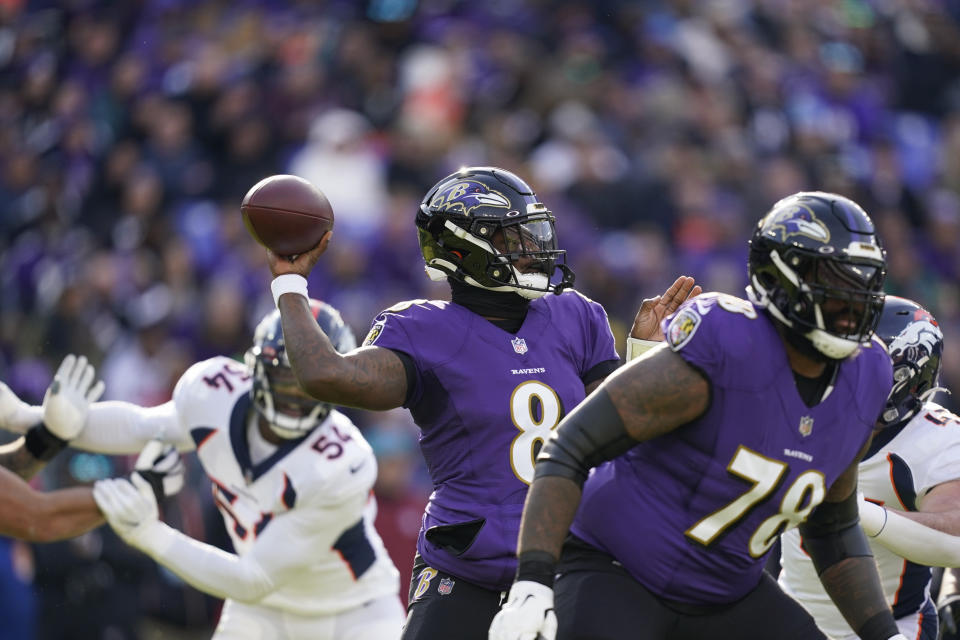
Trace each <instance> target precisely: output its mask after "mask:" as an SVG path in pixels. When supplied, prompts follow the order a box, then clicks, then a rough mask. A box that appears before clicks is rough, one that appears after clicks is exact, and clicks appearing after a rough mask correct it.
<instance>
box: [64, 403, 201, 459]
mask: <svg viewBox="0 0 960 640" xmlns="http://www.w3.org/2000/svg"><path fill="white" fill-rule="evenodd" d="M154 438H158V439H160V440H163V441H164V442H169V443H171V444H173V445H174V446H176V447H177V449H179V450H180V451H192V450H193V449H194V444H193V440H192V439H191V438H190V434H189V433H187V431H186V429H185V428H184V427H183V425H182V423H181V421H180V417H179V414H178V412H177V407H176V404H175V403H174V401H173V400H171V401H169V402H165V403H164V404H161V405H158V406H156V407H149V408H145V407H140V406H137V405H135V404H130V403H129V402H115V401H111V402H97V403H94V404H92V405H90V413H89V414H88V415H87V422H86V424H85V425H84V427H83V431H81V432H80V435H79V436H77V437H76V438H74V439H73V440H72V441H71V442H70V446H71V447H74V448H77V449H83V450H85V451H95V452H97V453H107V454H126V453H138V452H139V451H140V450H141V449H143V446H144V445H145V444H146V443H147V441H149V440H152V439H154Z"/></svg>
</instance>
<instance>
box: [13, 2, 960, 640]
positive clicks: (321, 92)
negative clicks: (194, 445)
mask: <svg viewBox="0 0 960 640" xmlns="http://www.w3.org/2000/svg"><path fill="white" fill-rule="evenodd" d="M0 124H2V126H0V202H2V203H3V205H2V207H0V379H2V380H4V381H5V382H7V384H9V385H10V386H11V388H12V389H14V390H15V391H16V392H17V393H18V394H19V395H20V396H21V397H22V398H24V399H25V400H27V401H30V402H34V403H37V402H39V400H40V398H41V397H42V395H43V391H44V389H45V388H46V386H47V384H48V383H49V381H50V378H51V376H52V374H53V371H54V370H55V367H56V365H57V363H59V362H60V360H61V359H62V357H63V356H64V355H65V354H67V353H84V354H86V355H88V356H89V357H90V358H91V360H92V361H93V362H94V363H95V364H97V365H98V367H99V372H100V375H102V377H103V379H104V380H105V382H106V395H105V398H107V399H122V400H126V401H130V402H134V403H137V404H142V405H153V404H158V403H161V402H163V401H165V400H167V399H168V398H169V396H170V392H171V385H172V383H173V382H174V381H176V380H177V378H178V377H179V375H180V374H181V373H182V372H183V370H184V369H185V368H186V366H188V365H189V364H190V363H192V362H195V361H197V360H200V359H203V358H206V357H209V356H212V355H217V354H225V355H233V356H235V357H238V358H241V357H242V355H243V352H244V351H245V350H246V348H247V347H248V346H249V342H250V336H251V335H252V329H253V326H254V324H255V323H256V322H257V320H259V319H260V318H261V317H262V316H263V315H264V313H265V312H266V311H268V310H269V309H270V308H271V306H272V304H273V301H272V300H271V298H270V294H269V286H268V285H269V272H268V270H267V269H266V268H265V263H264V256H263V250H262V249H261V248H260V247H259V246H257V245H256V244H255V243H254V242H253V241H252V240H251V239H250V237H249V236H248V234H247V233H246V230H245V229H244V227H243V224H242V221H241V217H240V215H239V204H240V201H241V200H242V198H243V195H244V194H245V192H246V190H247V189H248V188H249V187H250V186H252V185H253V184H254V183H255V182H257V181H258V180H259V179H260V178H262V177H264V176H266V175H270V174H274V173H293V174H297V175H300V176H302V177H304V178H307V179H309V180H311V181H312V182H313V183H314V184H316V185H317V186H318V187H320V188H321V189H322V190H323V191H324V192H325V193H326V195H327V196H328V198H329V199H330V201H331V203H332V205H333V207H334V210H335V212H336V215H337V223H336V233H335V236H334V239H333V242H332V244H331V248H330V250H329V251H328V255H327V257H326V258H325V259H324V260H322V261H321V262H320V263H319V264H318V266H317V268H316V269H315V270H314V271H313V273H312V274H311V278H310V291H311V293H312V295H314V296H315V297H319V298H322V299H324V300H327V301H329V302H330V303H331V304H333V305H334V306H335V307H337V308H339V309H340V310H341V311H342V312H343V314H344V318H345V319H346V321H347V322H348V324H350V325H351V326H352V327H353V328H354V329H355V331H356V332H357V334H358V336H362V335H364V334H365V332H366V330H367V328H368V327H369V324H370V321H371V320H372V319H373V318H374V316H375V315H376V314H377V313H378V312H379V311H380V310H381V309H382V308H384V307H386V306H388V305H389V304H392V303H393V302H395V301H397V300H403V299H410V298H433V297H441V296H445V295H446V287H445V285H437V284H436V283H431V282H430V281H429V280H428V279H427V278H426V277H425V276H424V274H423V262H422V259H421V257H420V253H419V250H418V246H417V240H416V234H415V229H414V225H413V217H414V213H415V211H416V208H417V206H418V204H419V201H420V198H421V197H422V196H423V194H424V192H425V191H426V189H427V188H428V187H429V186H430V185H431V184H433V182H434V181H435V179H436V176H439V175H445V174H447V173H449V172H451V171H453V170H455V169H456V168H458V167H459V166H461V165H483V164H490V165H497V166H502V167H505V168H509V169H511V170H513V171H515V172H516V173H518V174H520V175H522V176H524V177H526V178H527V179H528V180H529V181H530V183H531V184H532V185H533V186H534V188H535V189H536V191H537V193H538V194H539V196H540V198H541V199H542V200H543V201H544V202H545V203H546V204H547V205H548V206H549V207H550V208H551V209H552V210H553V212H554V213H555V214H556V216H557V219H558V230H559V238H560V244H561V247H562V248H565V249H566V250H567V251H568V262H569V264H571V265H572V267H573V268H574V270H575V271H576V273H577V288H578V289H579V290H580V291H581V292H583V293H584V294H586V295H588V296H590V297H591V298H593V299H595V300H597V301H598V302H601V303H602V304H603V305H604V306H605V308H606V309H607V311H608V313H609V315H610V320H611V323H612V325H613V329H614V335H615V336H616V337H617V340H618V343H620V342H621V341H622V340H624V338H625V336H626V332H627V330H628V328H629V326H630V322H631V321H632V319H633V313H634V312H635V310H636V306H637V304H638V302H639V300H640V299H642V298H643V297H647V296H650V295H653V294H655V293H656V292H659V291H661V290H663V288H664V287H665V286H666V285H667V284H669V282H671V281H672V280H673V279H674V278H675V277H676V276H677V275H679V274H690V275H693V276H695V277H696V278H697V281H698V283H700V284H702V285H703V287H704V289H705V290H717V291H725V292H729V293H733V294H735V295H742V292H743V287H744V285H745V284H746V247H745V246H744V243H743V242H742V239H743V238H744V237H748V236H749V234H750V230H751V228H752V225H753V224H754V223H755V221H756V220H757V218H758V217H759V216H760V214H762V213H763V211H765V210H766V209H767V208H768V206H769V204H770V203H771V202H773V201H775V200H777V199H778V198H779V197H781V196H784V195H787V194H790V193H793V192H795V191H799V190H802V189H822V190H827V191H834V192H838V193H842V194H844V195H847V196H849V197H851V198H853V199H854V200H856V201H857V202H859V203H860V204H861V205H862V206H863V207H864V208H865V209H866V210H867V211H868V212H870V214H871V216H872V217H873V219H874V220H875V221H876V222H877V224H878V226H879V228H880V235H881V238H882V240H883V242H884V243H885V246H886V249H887V252H888V259H889V270H890V275H889V278H888V285H887V291H888V292H889V293H892V294H897V295H901V296H905V297H908V298H912V299H915V300H917V301H920V302H922V303H923V304H924V305H925V306H926V307H927V308H929V309H930V311H931V312H933V313H934V315H935V316H936V317H937V318H938V320H939V321H940V323H941V325H942V328H943V333H944V336H945V343H946V354H945V356H944V358H943V362H944V372H943V373H944V382H945V386H947V387H953V388H958V389H960V285H958V283H960V250H958V249H960V8H958V5H957V4H956V3H951V2H945V1H937V0H905V1H902V2H888V1H885V0H847V1H845V2H833V1H821V0H752V1H749V0H713V1H710V2H691V1H689V0H658V1H652V2H644V3H636V2H629V1H627V0H598V1H595V2H584V1H572V0H568V1H561V0H526V1H524V2H515V1H512V0H490V1H487V2H463V1H457V0H421V1H419V2H418V1H417V0H366V1H364V2H357V1H351V0H328V1H325V2H305V1H300V2H298V1H291V2H282V1H280V0H259V1H257V0H241V1H227V0H216V1H207V2H195V1H191V0H139V1H135V2H123V3H112V2H98V1H96V0H59V1H50V0H48V1H44V0H35V1H34V2H29V3H28V2H25V1H23V0H19V1H18V0H13V1H10V2H3V3H0ZM620 346H621V353H622V344H620ZM940 402H941V403H943V404H944V405H946V406H948V407H949V408H951V409H952V410H954V411H956V410H957V408H958V404H957V400H956V399H955V398H951V397H944V396H941V398H940ZM350 415H351V417H353V418H354V419H355V420H356V421H357V423H358V424H359V425H360V426H361V427H362V428H363V430H364V433H365V434H366V435H367V437H368V439H369V440H370V441H371V444H372V445H373V446H374V449H375V451H376V452H377V454H378V456H379V457H380V474H381V479H380V483H379V487H380V489H379V490H378V494H379V495H380V509H381V516H380V521H379V522H378V526H379V528H380V530H381V533H382V535H383V537H384V539H385V541H386V543H387V545H388V547H389V548H390V550H391V553H393V554H394V561H395V563H396V564H397V566H398V567H399V568H400V570H401V572H402V573H405V574H406V575H405V576H404V578H402V581H401V584H406V580H407V577H408V576H409V570H410V563H411V561H412V553H413V541H414V540H415V537H416V532H417V529H418V528H419V515H420V509H421V508H422V505H423V502H424V500H425V496H426V495H427V493H428V492H429V490H430V487H429V486H427V485H428V483H427V481H426V479H425V474H424V472H423V469H422V463H421V462H420V461H419V456H418V453H417V451H416V430H415V427H413V425H412V423H410V422H409V418H407V417H406V413H405V412H399V413H398V412H388V413H384V414H372V413H363V412H350ZM65 458H67V457H66V456H65ZM113 464H121V465H122V464H123V461H117V460H112V461H111V460H108V459H106V458H102V457H98V456H93V455H91V454H75V455H74V456H73V457H69V458H67V459H66V460H64V461H63V462H62V463H59V464H54V465H51V470H50V472H49V473H47V474H46V475H45V482H46V483H47V484H48V486H57V485H59V484H61V483H66V484H69V483H75V482H83V481H89V480H92V479H95V478H98V477H102V476H105V475H110V466H111V465H113ZM197 479H198V482H196V483H194V485H193V486H192V487H190V488H188V490H187V491H185V492H184V496H183V497H181V498H180V499H179V501H178V507H177V513H175V514H173V518H174V519H179V520H180V521H181V523H182V527H183V528H186V529H187V530H190V529H191V528H193V529H192V530H193V534H194V535H195V537H198V538H207V539H211V538H216V537H217V536H218V535H219V536H220V538H221V539H222V540H223V541H224V543H225V544H226V539H225V537H224V534H223V533H222V532H220V533H218V527H220V524H219V523H218V522H217V520H216V518H218V516H217V515H216V513H215V511H214V510H213V509H212V506H211V499H210V496H209V492H208V491H207V488H206V486H204V484H203V483H201V482H199V476H197ZM98 535H102V536H103V538H104V540H102V541H100V543H98V544H101V545H104V546H103V548H102V549H99V548H98V549H92V548H90V545H91V544H92V543H91V539H90V538H88V539H86V540H85V541H84V540H81V541H79V542H70V543H62V544H61V545H51V546H46V547H38V548H36V549H34V550H32V552H31V550H29V549H27V548H25V547H23V546H22V545H20V543H6V542H5V543H4V546H6V547H9V548H10V549H11V551H10V553H0V556H2V562H0V567H2V566H4V565H9V566H7V567H6V569H0V573H2V574H3V575H4V576H5V582H4V584H8V585H9V587H10V589H14V588H15V587H16V588H17V589H19V591H17V593H19V594H20V596H19V597H21V598H22V599H23V602H24V603H27V604H17V603H19V602H20V600H15V599H14V598H13V596H11V597H10V598H6V597H5V598H4V599H3V600H2V601H3V602H4V604H5V607H4V608H5V609H11V614H10V616H12V617H10V618H8V619H11V620H13V619H15V618H17V612H19V614H20V617H22V618H23V624H24V625H26V626H25V627H23V628H25V629H35V631H31V632H30V633H36V634H37V635H36V637H43V638H56V637H67V636H66V635H62V634H64V633H66V632H65V631H63V629H62V628H61V627H62V625H67V624H70V623H71V622H72V621H73V620H79V619H81V616H83V617H85V618H89V619H90V620H91V622H90V624H114V625H115V626H116V628H118V629H121V630H122V631H121V632H122V633H124V634H126V635H115V636H103V637H138V636H137V631H136V629H137V627H138V626H139V625H138V616H139V615H141V614H142V615H151V616H153V617H159V618H165V619H166V623H167V624H171V625H175V626H177V627H179V628H188V629H209V624H210V621H211V619H212V618H213V616H214V615H215V604H214V603H211V602H208V601H206V600H205V599H202V598H200V597H199V596H198V595H197V594H195V593H194V592H190V591H188V590H182V589H180V588H179V587H178V586H177V585H176V583H174V582H171V579H170V577H169V576H165V575H163V574H159V573H157V572H156V570H155V569H153V568H152V567H151V566H150V563H149V561H147V560H146V559H145V558H144V557H143V556H139V555H137V554H136V552H134V551H131V550H129V549H127V548H126V547H124V546H123V545H122V544H121V543H119V542H118V541H116V540H115V539H111V538H110V536H109V532H107V531H103V532H101V533H100V534H98ZM114 547H115V548H116V549H115V551H113V552H110V549H112V548H114ZM110 553H114V554H115V555H116V556H117V557H116V558H114V559H111V560H110V563H104V562H99V563H96V562H95V559H96V558H102V557H107V556H109V554H110ZM69 558H72V560H69ZM107 564H109V565H110V566H112V567H113V568H114V569H113V571H108V570H107ZM31 565H33V568H32V569H31V568H30V566H31ZM91 567H99V569H98V570H94V569H91ZM118 567H120V568H124V569H123V571H121V570H120V569H118ZM57 571H59V572H61V574H62V575H61V574H57V575H51V572H57ZM64 576H65V577H64ZM32 585H35V586H36V589H31V586H32ZM124 585H126V586H124ZM130 585H137V589H136V590H131V589H130ZM145 585H146V586H145ZM5 588H6V587H5ZM170 590H173V592H175V593H176V594H178V595H177V596H176V602H177V606H176V607H172V606H171V604H170V603H171V601H172V600H173V599H172V598H171V597H170V595H169V593H170V592H171V591H170ZM54 591H56V593H53V592H54ZM103 594H109V597H110V598H115V599H117V600H111V601H110V603H111V605H115V606H110V607H109V609H110V610H111V611H112V610H114V609H115V610H116V611H115V612H114V613H113V614H111V615H108V614H106V613H102V612H100V611H99V610H97V609H96V608H95V605H97V604H101V603H102V602H103V601H104V599H105V598H106V597H107V596H106V595H103ZM127 601H136V602H138V603H139V609H138V608H136V607H133V606H127V605H126V602H127ZM30 603H32V604H30ZM68 605H69V606H68ZM172 609H175V612H171V610H172ZM13 610H16V611H13ZM32 611H37V612H38V613H39V614H40V615H38V616H37V617H36V619H33V618H32V615H31V613H30V612H32ZM24 612H26V613H24ZM71 617H72V619H71ZM97 620H105V621H106V622H97ZM7 633H10V634H12V635H5V634H7ZM17 633H18V632H17V631H15V630H0V638H3V637H19V638H23V637H30V636H29V635H17ZM74 637H75V636H74ZM90 637H94V636H90ZM96 637H100V636H96ZM178 637H184V636H182V635H181V636H178Z"/></svg>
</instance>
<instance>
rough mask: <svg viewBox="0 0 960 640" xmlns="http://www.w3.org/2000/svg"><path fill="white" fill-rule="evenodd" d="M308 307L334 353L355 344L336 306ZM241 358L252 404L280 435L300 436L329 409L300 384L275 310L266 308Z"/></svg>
mask: <svg viewBox="0 0 960 640" xmlns="http://www.w3.org/2000/svg"><path fill="white" fill-rule="evenodd" d="M310 309H311V311H312V312H313V316H314V318H316V320H317V324H318V325H319V326H320V328H321V329H322V330H323V332H324V333H325V334H326V335H327V337H328V338H329V339H330V342H331V344H332V345H333V347H334V349H336V350H337V352H338V353H346V352H348V351H350V350H351V349H354V348H355V347H356V346H357V342H356V338H355V337H354V335H353V331H351V330H350V327H348V326H347V325H346V324H345V323H344V322H343V319H342V318H341V317H340V313H339V312H338V311H337V310H336V309H334V308H333V307H331V306H330V305H328V304H326V303H323V302H320V301H318V300H311V301H310ZM244 362H245V363H246V365H247V368H248V369H249V371H250V375H251V376H252V377H253V386H252V388H251V389H250V397H251V400H252V401H253V406H254V408H255V409H256V410H257V412H258V413H259V414H260V415H261V416H262V417H263V419H264V420H266V422H267V424H268V425H269V427H270V430H271V431H272V432H273V433H275V434H276V435H278V436H280V437H281V438H284V439H287V440H292V439H296V438H302V437H303V436H305V435H307V434H308V433H310V431H312V430H313V429H314V428H316V427H317V426H318V425H319V424H320V423H321V422H323V421H324V420H326V418H327V416H328V415H329V414H330V411H331V410H332V409H333V405H331V404H330V403H327V402H318V401H317V400H316V399H314V398H313V397H311V396H310V395H308V394H307V393H306V392H305V391H303V390H302V389H301V388H300V385H299V383H298V382H297V378H296V376H295V375H294V373H293V369H292V368H291V367H290V360H289V358H288V357H287V351H286V345H285V343H284V339H283V325H282V323H281V320H280V312H279V311H277V310H274V311H272V312H270V313H269V314H267V316H266V317H264V318H263V320H261V321H260V323H259V324H258V325H257V328H256V330H255V331H254V337H253V346H252V347H250V349H248V350H247V353H246V354H245V355H244Z"/></svg>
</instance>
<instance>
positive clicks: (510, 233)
mask: <svg viewBox="0 0 960 640" xmlns="http://www.w3.org/2000/svg"><path fill="white" fill-rule="evenodd" d="M554 222H555V219H554V216H553V214H552V213H551V212H550V211H549V210H548V209H547V208H546V207H545V206H544V204H543V203H541V202H540V201H539V199H538V198H537V196H536V194H535V193H534V192H533V190H532V189H531V188H530V187H529V186H528V185H527V184H526V183H525V182H524V181H523V180H521V179H520V178H518V177H517V176H516V175H514V174H512V173H510V172H509V171H505V170H503V169H498V168H495V167H472V168H469V169H463V170H461V171H459V172H457V173H454V174H452V175H450V176H447V177H446V178H444V179H443V180H441V181H440V182H438V183H437V184H436V185H435V186H434V187H433V188H432V189H430V191H429V192H428V193H427V195H426V197H424V199H423V201H422V203H421V206H420V209H419V211H418V212H417V218H416V226H417V232H418V235H419V241H420V248H421V251H422V253H423V257H424V261H425V262H426V267H427V273H428V274H429V275H430V276H431V277H432V278H434V279H447V280H448V282H449V284H450V287H451V298H452V300H450V301H438V300H430V301H428V300H412V301H407V302H402V303H400V304H397V305H394V306H393V307H391V308H389V309H387V310H385V311H384V312H383V313H381V314H380V315H379V316H378V317H377V318H376V320H375V321H374V323H373V326H372V327H371V329H370V332H369V334H368V335H367V339H366V341H365V343H364V346H362V347H361V348H360V349H358V350H356V351H354V352H351V353H349V354H347V355H346V356H340V355H339V354H337V353H336V352H334V350H333V349H332V348H330V346H329V342H328V341H327V339H326V338H325V337H324V336H323V334H322V332H319V331H317V326H316V323H310V322H308V321H307V320H308V317H307V315H305V314H306V307H305V304H304V300H305V298H303V297H302V296H301V295H285V294H289V293H294V294H295V293H301V294H302V293H304V292H305V290H306V283H305V281H304V279H303V276H306V274H307V273H308V272H309V271H310V269H311V268H312V266H313V264H314V263H315V262H316V260H317V259H318V258H319V256H320V254H321V253H323V251H324V248H325V246H326V243H327V242H328V241H329V236H328V237H327V238H325V239H324V240H322V241H321V244H320V245H318V247H317V248H315V249H314V250H312V251H311V252H309V253H307V254H304V255H303V256H300V257H298V258H296V259H295V260H294V261H293V262H289V261H287V260H284V259H281V258H278V257H277V256H274V255H272V254H270V255H268V258H269V260H270V264H271V270H272V271H273V273H274V275H275V276H276V278H275V279H274V281H273V284H272V289H273V292H274V296H275V297H276V298H277V304H278V308H279V309H280V311H281V314H282V317H283V332H284V335H286V336H287V344H288V351H289V354H290V359H291V362H292V365H293V368H294V370H295V371H296V374H297V377H298V379H299V380H300V383H301V385H302V386H303V388H304V389H306V391H307V392H308V393H310V394H311V395H312V396H314V397H315V398H317V399H322V400H326V401H330V402H336V403H338V404H342V405H347V406H353V407H360V408H365V409H391V408H394V407H399V406H404V407H407V408H409V409H410V412H411V414H412V415H413V418H414V420H415V421H416V423H417V425H418V426H419V427H420V431H421V436H420V446H421V450H422V452H423V455H424V458H425V459H426V462H427V466H428V468H429V471H430V475H431V478H432V481H433V485H434V491H433V494H432V495H431V496H430V500H429V503H428V504H427V508H426V512H425V514H424V516H423V526H422V529H421V531H420V535H419V540H418V543H417V554H416V557H415V558H414V570H413V579H412V582H411V585H410V592H409V607H408V615H407V621H406V625H405V628H404V635H403V637H404V638H405V639H406V640H412V639H423V640H434V639H436V638H457V639H458V640H463V639H472V638H476V639H478V640H479V639H482V638H485V637H486V630H487V628H488V627H489V625H490V622H491V620H492V619H493V616H494V614H495V613H496V612H497V610H498V609H499V606H500V602H501V599H502V592H503V591H505V590H506V589H507V588H508V587H509V586H510V583H511V581H512V577H513V574H514V573H515V571H516V541H517V533H518V531H519V527H520V514H521V510H522V508H523V501H524V497H525V496H526V492H527V488H528V486H529V483H530V482H531V481H532V480H533V475H534V460H535V459H536V456H537V453H538V452H539V450H540V448H541V446H542V445H543V443H544V442H545V441H546V440H547V439H548V438H549V436H550V433H551V431H552V430H553V429H554V428H555V427H556V426H557V424H558V423H559V422H560V420H561V419H562V418H563V417H564V416H565V415H567V414H568V413H569V412H570V411H571V410H572V409H573V408H574V407H575V406H576V405H577V404H578V403H579V402H580V401H581V400H583V398H584V397H585V396H586V395H587V394H588V393H589V392H590V391H592V390H593V389H594V388H596V387H597V386H598V385H599V384H600V382H602V380H603V379H604V378H605V377H606V376H607V375H609V374H610V373H611V372H612V371H613V370H614V369H615V368H616V367H617V366H618V365H619V357H618V355H617V352H616V350H615V348H614V339H613V335H612V334H611V332H610V326H609V323H608V321H607V317H606V313H605V312H604V310H603V308H602V307H601V306H600V305H599V304H597V303H595V302H593V301H591V300H589V299H588V298H586V297H584V296H582V295H580V294H579V293H577V292H576V291H573V290H572V289H571V286H572V284H573V279H574V276H573V271H572V270H571V269H570V268H569V267H568V266H567V265H566V264H565V262H564V251H563V250H562V249H559V248H558V245H557V239H556V233H555V228H554ZM555 274H556V275H557V277H556V278H554V275H555ZM697 293H699V287H695V286H694V283H693V279H692V278H685V277H681V278H678V279H677V281H676V282H675V283H674V285H673V286H671V287H670V288H669V289H668V290H667V291H666V292H665V293H664V294H663V295H662V296H658V297H657V298H655V299H651V300H649V301H644V304H643V305H642V306H641V310H640V312H639V313H638V315H637V320H636V321H635V323H634V327H633V329H632V331H631V334H632V337H633V338H640V339H645V338H659V337H660V327H659V324H658V321H659V319H661V318H663V317H664V316H665V315H666V314H667V313H669V312H670V311H673V310H675V309H676V308H677V307H678V306H679V304H680V303H681V302H683V301H684V300H685V299H686V298H687V297H688V296H689V295H696V294H697Z"/></svg>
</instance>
